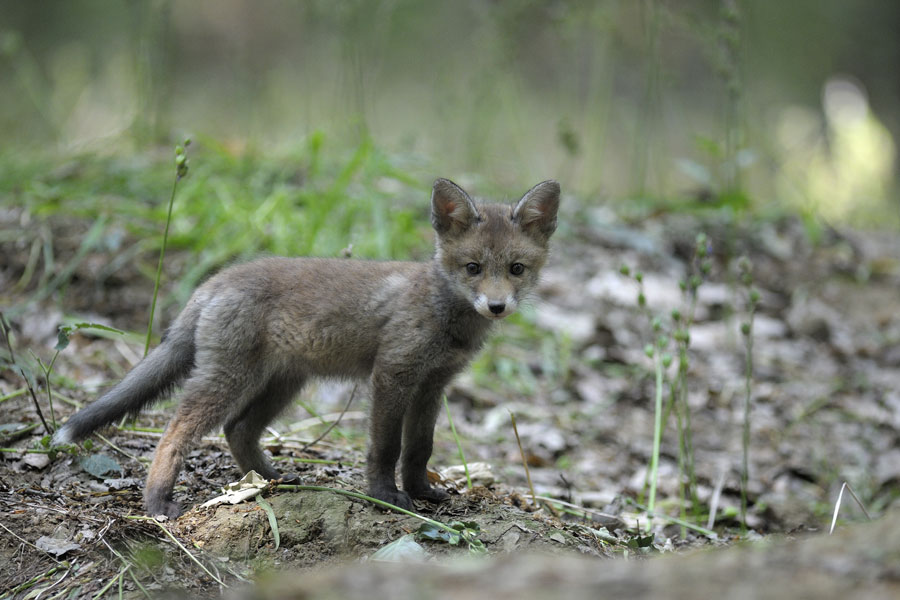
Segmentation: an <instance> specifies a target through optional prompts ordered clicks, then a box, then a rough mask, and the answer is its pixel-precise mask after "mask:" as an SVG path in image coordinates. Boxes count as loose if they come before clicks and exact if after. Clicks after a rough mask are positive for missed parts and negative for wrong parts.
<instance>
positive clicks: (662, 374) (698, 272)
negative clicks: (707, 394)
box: [619, 233, 712, 535]
mask: <svg viewBox="0 0 900 600" xmlns="http://www.w3.org/2000/svg"><path fill="white" fill-rule="evenodd" d="M711 270H712V261H711V259H710V248H709V240H708V238H707V236H706V234H704V233H700V234H698V235H697V238H696V240H695V245H694V253H693V256H692V258H691V261H690V263H689V268H688V272H687V276H686V278H685V279H684V280H683V281H681V282H679V286H680V287H681V290H682V293H683V295H684V299H683V301H684V306H683V308H682V309H681V310H679V309H676V310H673V311H672V312H671V313H670V314H669V315H668V317H669V318H668V320H666V319H664V318H663V317H662V316H660V315H653V314H652V313H651V311H650V310H649V308H648V307H647V297H646V295H645V293H644V276H643V273H641V272H640V271H632V269H631V268H630V267H628V266H627V265H623V266H622V267H621V268H620V269H619V272H620V273H621V274H622V275H624V276H625V277H630V278H633V279H634V281H635V282H636V283H637V286H638V293H637V305H638V309H639V310H640V311H641V312H642V313H643V314H644V315H645V317H646V318H647V320H648V322H649V325H650V330H651V340H652V341H651V342H650V343H648V344H647V345H646V346H645V347H644V353H645V354H646V356H647V357H648V358H650V359H652V360H653V377H654V387H653V398H654V421H653V449H652V451H651V454H650V466H649V468H648V471H647V480H646V482H645V486H644V487H645V489H646V488H648V487H649V492H648V499H647V506H648V509H649V512H650V513H651V514H652V513H654V510H655V508H656V488H657V483H658V472H659V452H660V445H661V442H662V434H663V430H664V429H665V425H666V423H667V422H668V419H669V415H670V414H671V413H674V414H675V424H676V429H677V435H678V470H679V482H680V484H679V491H680V496H681V503H680V505H681V511H682V520H685V519H686V517H687V514H686V510H687V505H688V504H689V503H690V504H691V505H692V506H693V507H694V517H695V519H699V518H700V506H699V502H698V501H697V491H696V490H697V478H696V472H695V469H694V450H693V434H692V427H691V415H690V407H689V405H688V401H687V393H688V370H689V367H690V357H689V354H688V349H689V347H690V339H691V336H690V328H691V326H692V325H693V322H694V315H695V312H696V306H697V292H698V290H699V288H700V286H701V285H702V283H703V279H704V277H706V276H707V275H709V273H710V271H711ZM673 341H674V344H675V350H676V352H677V356H678V365H677V370H676V372H675V376H674V378H670V377H669V375H668V370H669V367H670V366H671V364H672V362H673V356H672V354H671V353H670V351H669V346H670V344H671V343H672V342H673ZM666 387H668V402H667V403H666V404H665V406H664V405H663V396H664V392H665V389H666ZM650 519H652V517H651V518H650ZM650 526H651V522H650V520H648V522H647V528H648V529H649V527H650ZM685 533H686V531H685V529H684V528H682V535H684V534H685Z"/></svg>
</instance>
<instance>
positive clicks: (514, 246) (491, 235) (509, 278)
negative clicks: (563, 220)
mask: <svg viewBox="0 0 900 600" xmlns="http://www.w3.org/2000/svg"><path fill="white" fill-rule="evenodd" d="M558 207H559V184H558V183H556V182H555V181H544V182H543V183H539V184H537V185H536V186H534V187H533V188H531V189H530V190H528V192H527V193H526V194H525V195H524V196H522V199H521V200H519V201H518V202H517V203H516V204H515V205H514V206H510V205H507V204H479V205H476V204H475V202H474V201H473V200H472V198H470V197H469V195H468V194H467V193H466V192H465V191H464V190H463V189H462V188H461V187H459V186H458V185H456V184H455V183H453V182H452V181H449V180H447V179H438V180H437V181H435V182H434V189H433V190H432V193H431V224H432V225H433V226H434V230H435V231H436V232H437V241H436V260H437V261H438V263H439V264H440V266H441V270H442V272H443V274H444V276H445V277H446V278H447V279H448V281H449V282H450V284H451V285H452V287H453V289H454V290H455V291H456V293H457V294H459V295H460V296H462V297H463V298H466V299H467V300H468V301H469V302H470V303H471V304H472V306H473V307H474V308H475V310H476V311H478V313H479V314H480V315H481V316H483V317H485V318H487V319H492V320H495V319H502V318H503V317H505V316H507V315H510V314H512V313H513V312H515V310H516V308H518V306H519V301H520V300H522V298H524V296H525V295H526V294H527V293H528V292H529V291H530V290H531V289H533V288H534V286H535V284H536V283H537V280H538V273H539V272H540V270H541V267H543V266H544V262H545V261H546V260H547V245H548V241H549V240H550V236H551V235H552V234H553V232H554V231H555V230H556V211H557V208H558Z"/></svg>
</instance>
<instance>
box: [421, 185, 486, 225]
mask: <svg viewBox="0 0 900 600" xmlns="http://www.w3.org/2000/svg"><path fill="white" fill-rule="evenodd" d="M480 218H481V216H480V215H479V214H478V209H476V208H475V203H474V202H472V199H471V198H470V197H469V195H468V194H467V193H466V192H465V191H464V190H463V189H462V188H461V187H459V186H458V185H456V184H455V183H453V182H452V181H450V180H449V179H438V180H436V181H435V182H434V188H433V189H432V190H431V225H432V226H433V227H434V230H435V231H437V232H438V233H439V234H444V233H448V232H453V233H459V232H461V231H465V230H466V229H468V228H469V226H470V225H472V223H474V222H475V221H477V220H478V219H480Z"/></svg>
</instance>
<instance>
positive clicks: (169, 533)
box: [125, 516, 228, 588]
mask: <svg viewBox="0 0 900 600" xmlns="http://www.w3.org/2000/svg"><path fill="white" fill-rule="evenodd" d="M125 518H126V519H131V520H133V521H146V522H148V523H155V524H156V526H157V527H159V528H160V529H162V530H163V533H165V534H166V536H168V538H169V539H170V540H172V541H173V542H175V545H176V546H178V547H179V548H181V550H182V551H183V552H184V553H185V554H187V555H188V558H190V559H191V560H192V561H194V562H195V563H197V565H198V566H199V567H200V568H201V569H203V571H204V572H205V573H206V574H207V575H209V576H210V577H212V578H213V580H215V582H216V583H218V584H219V585H221V586H222V587H225V588H227V587H228V584H227V583H225V582H224V581H222V580H221V579H219V578H218V577H216V576H215V575H213V573H212V571H210V570H209V569H207V568H206V565H204V564H203V563H202V562H200V559H198V558H197V557H196V556H194V555H193V554H191V551H190V550H188V549H187V548H185V547H184V544H182V543H181V542H179V541H178V538H176V537H175V536H174V535H172V532H171V531H169V530H168V529H166V528H165V527H164V526H163V524H162V523H160V522H159V521H157V520H156V519H154V518H153V517H143V516H130V517H125Z"/></svg>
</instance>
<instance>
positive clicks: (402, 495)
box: [369, 488, 413, 510]
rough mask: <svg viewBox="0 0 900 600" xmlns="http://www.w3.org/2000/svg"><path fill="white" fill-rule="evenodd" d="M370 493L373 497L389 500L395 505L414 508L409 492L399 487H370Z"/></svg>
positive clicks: (408, 508)
mask: <svg viewBox="0 0 900 600" xmlns="http://www.w3.org/2000/svg"><path fill="white" fill-rule="evenodd" d="M369 495H370V496H372V497H373V498H377V499H378V500H381V501H383V502H389V503H390V504H393V505H394V506H397V507H400V508H403V509H405V510H412V507H413V506H412V500H411V499H410V498H409V494H407V493H406V492H404V491H401V490H398V489H397V488H393V489H386V488H380V489H370V490H369Z"/></svg>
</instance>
